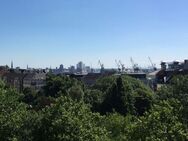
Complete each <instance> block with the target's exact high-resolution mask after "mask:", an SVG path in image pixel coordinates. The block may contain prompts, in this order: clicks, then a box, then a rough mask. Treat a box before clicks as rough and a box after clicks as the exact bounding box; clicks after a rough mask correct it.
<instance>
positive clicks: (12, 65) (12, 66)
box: [11, 61, 14, 69]
mask: <svg viewBox="0 0 188 141" xmlns="http://www.w3.org/2000/svg"><path fill="white" fill-rule="evenodd" d="M13 68H14V64H13V61H11V69H13Z"/></svg>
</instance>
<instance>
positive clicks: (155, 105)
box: [0, 75, 188, 141]
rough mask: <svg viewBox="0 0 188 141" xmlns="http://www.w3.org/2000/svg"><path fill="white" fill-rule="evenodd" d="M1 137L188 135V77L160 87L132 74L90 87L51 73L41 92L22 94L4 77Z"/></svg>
mask: <svg viewBox="0 0 188 141" xmlns="http://www.w3.org/2000/svg"><path fill="white" fill-rule="evenodd" d="M0 140H3V141H85V140H89V141H90V140H91V141H92V140H93V141H101V140H104V141H126V140H127V141H173V140H174V141H185V140H188V76H177V77H174V78H173V79H172V80H171V82H170V84H168V85H164V86H162V87H161V88H160V89H159V90H158V91H157V92H153V91H152V90H150V88H148V87H147V86H146V85H144V84H143V83H142V82H141V81H139V80H136V79H134V78H131V77H128V76H109V77H104V78H100V79H99V80H98V81H97V82H96V83H95V84H94V85H93V86H85V85H84V84H83V83H81V82H80V81H78V80H76V79H72V78H70V77H67V76H54V75H48V77H47V80H46V86H45V87H44V88H43V89H42V90H41V91H39V92H36V91H34V90H32V89H30V88H26V89H24V91H23V93H22V94H20V93H18V92H17V91H16V90H14V89H12V88H9V87H7V86H6V84H5V83H3V82H2V81H0Z"/></svg>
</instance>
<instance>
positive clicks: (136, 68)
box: [130, 57, 140, 72]
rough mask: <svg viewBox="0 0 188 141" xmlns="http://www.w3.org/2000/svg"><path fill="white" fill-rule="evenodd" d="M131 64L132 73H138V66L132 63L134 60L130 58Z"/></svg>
mask: <svg viewBox="0 0 188 141" xmlns="http://www.w3.org/2000/svg"><path fill="white" fill-rule="evenodd" d="M130 60H131V63H132V67H133V70H134V72H138V71H139V70H140V69H139V67H138V64H136V63H135V62H134V60H133V58H132V57H131V59H130Z"/></svg>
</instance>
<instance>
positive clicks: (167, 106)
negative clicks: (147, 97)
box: [127, 99, 188, 141]
mask: <svg viewBox="0 0 188 141" xmlns="http://www.w3.org/2000/svg"><path fill="white" fill-rule="evenodd" d="M180 105H181V104H180V102H179V101H177V100H175V99H171V100H169V101H161V102H160V103H159V104H158V105H154V106H153V108H152V109H151V110H150V111H149V112H147V113H146V114H145V115H144V116H143V117H140V118H138V120H137V121H136V122H134V123H132V124H131V125H130V126H129V130H128V131H129V132H128V134H127V137H128V140H131V141H138V140H140V141H150V140H152V141H158V140H164V141H171V140H174V141H175V140H178V141H184V140H187V139H188V133H187V132H186V129H185V127H184V126H183V124H182V123H181V120H180V119H179V113H181V106H180Z"/></svg>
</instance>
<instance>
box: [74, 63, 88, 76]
mask: <svg viewBox="0 0 188 141" xmlns="http://www.w3.org/2000/svg"><path fill="white" fill-rule="evenodd" d="M76 66H77V68H76V71H77V73H79V74H84V73H86V69H85V64H84V63H83V62H82V61H80V62H78V64H77V65H76Z"/></svg>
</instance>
